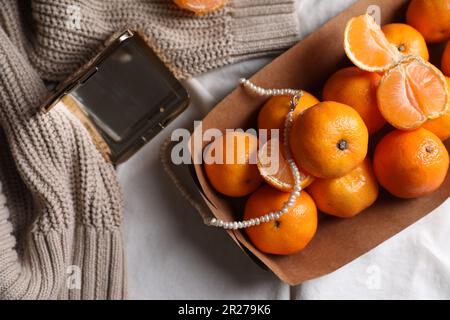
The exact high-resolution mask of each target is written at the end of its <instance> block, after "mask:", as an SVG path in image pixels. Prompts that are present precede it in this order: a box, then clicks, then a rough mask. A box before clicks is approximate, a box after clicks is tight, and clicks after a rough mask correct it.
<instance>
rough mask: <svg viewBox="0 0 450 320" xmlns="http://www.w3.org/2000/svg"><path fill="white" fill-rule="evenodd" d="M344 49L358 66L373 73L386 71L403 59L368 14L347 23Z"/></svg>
mask: <svg viewBox="0 0 450 320" xmlns="http://www.w3.org/2000/svg"><path fill="white" fill-rule="evenodd" d="M344 48H345V53H346V54H347V56H348V58H349V59H350V60H351V61H352V62H353V63H354V64H355V65H356V66H358V67H359V68H361V69H363V70H366V71H371V72H381V71H386V70H388V69H389V68H391V67H392V66H394V65H395V64H396V63H398V61H400V59H401V58H402V54H401V53H400V52H399V51H398V50H397V48H395V46H394V45H392V44H391V43H390V42H389V41H388V40H387V39H386V37H385V36H384V34H383V32H382V31H381V28H380V26H379V25H378V24H377V23H376V22H375V20H374V19H373V18H372V17H371V16H370V15H368V14H365V15H361V16H358V17H354V18H352V19H351V20H350V21H349V22H348V23H347V27H346V28H345V35H344Z"/></svg>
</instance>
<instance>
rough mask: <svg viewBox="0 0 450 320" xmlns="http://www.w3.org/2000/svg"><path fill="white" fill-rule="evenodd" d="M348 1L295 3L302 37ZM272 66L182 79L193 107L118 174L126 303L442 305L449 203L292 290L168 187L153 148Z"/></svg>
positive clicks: (449, 278)
mask: <svg viewBox="0 0 450 320" xmlns="http://www.w3.org/2000/svg"><path fill="white" fill-rule="evenodd" d="M352 2H354V0H344V1H333V0H320V1H318V0H315V1H314V0H299V1H298V12H299V19H300V27H301V32H302V35H303V36H304V35H306V34H307V33H309V32H312V31H313V30H314V29H316V28H317V27H318V26H320V25H321V24H323V23H324V22H325V21H327V20H328V19H330V18H331V17H332V16H334V15H335V14H337V13H338V12H339V11H341V10H343V9H345V8H346V7H347V6H348V5H349V4H350V3H352ZM268 62H270V59H257V60H252V61H247V62H244V63H240V64H237V65H233V66H228V67H225V68H222V69H220V70H216V71H214V72H210V73H208V74H205V75H202V76H200V77H197V78H194V79H190V80H188V81H187V82H186V83H185V84H186V86H187V87H188V88H189V91H190V93H191V95H192V104H191V106H190V107H189V109H188V110H187V111H186V112H185V113H184V114H183V115H181V116H180V117H179V118H178V119H177V120H176V121H175V122H174V123H173V124H172V125H171V126H170V127H169V128H167V129H166V130H165V131H164V132H163V133H161V134H160V135H158V137H157V138H155V139H154V140H153V141H152V142H151V143H149V144H148V145H147V146H146V147H145V148H144V149H143V150H142V151H140V152H139V153H138V154H137V155H135V156H134V157H133V158H132V159H130V160H129V161H128V162H127V163H125V164H123V165H121V166H120V167H119V179H120V183H121V185H122V187H123V190H124V195H125V243H126V253H127V262H128V263H127V264H128V276H129V295H130V298H135V299H177V298H178V299H320V298H325V299H350V298H362V299H372V298H374V299H375V298H376V299H391V298H441V299H448V298H450V249H449V247H448V244H449V243H450V232H449V231H448V230H450V215H449V214H450V212H449V211H450V202H448V201H447V202H446V203H445V204H444V205H442V206H441V207H440V208H438V209H437V210H435V211H434V212H433V213H431V214H429V215H428V216H427V217H426V218H424V219H422V220H421V221H419V222H418V223H416V224H414V225H413V226H411V227H409V228H407V229H406V230H404V231H402V232H401V233H400V234H398V235H397V236H395V237H393V238H391V239H389V240H388V241H386V242H384V243H383V244H382V245H380V246H379V247H377V248H376V249H374V250H372V251H370V252H368V253H367V254H365V255H364V256H362V257H360V258H358V259H357V260H355V261H353V262H352V263H350V264H348V265H346V266H344V267H343V268H341V269H340V270H338V271H336V272H334V273H332V274H329V275H327V276H324V277H321V278H319V279H315V280H312V281H308V282H306V283H304V284H303V285H301V286H298V287H295V288H290V287H289V286H287V285H286V284H283V283H282V282H281V281H279V280H278V279H277V278H276V277H275V276H274V275H272V274H271V273H270V272H267V271H263V270H262V269H260V268H259V267H258V266H256V265H255V264H254V263H253V262H252V261H251V260H250V259H249V258H248V257H247V256H246V255H245V254H243V253H242V252H241V251H240V249H239V248H238V247H237V246H236V245H235V244H234V242H233V241H232V240H231V239H230V238H229V237H228V236H227V235H226V233H225V232H223V231H220V230H218V229H210V228H208V227H206V226H204V225H203V224H202V220H201V219H200V217H199V215H198V214H197V213H196V212H195V211H194V209H193V208H191V207H190V206H189V204H188V203H187V201H185V200H184V198H182V197H181V195H180V194H179V193H178V192H177V190H176V189H175V188H174V187H173V185H172V183H171V181H170V180H169V178H168V177H167V176H166V174H165V173H164V172H163V169H162V166H161V164H160V161H159V146H160V145H161V143H162V142H163V141H164V139H165V138H167V137H168V136H169V135H170V132H171V131H172V130H173V129H175V128H177V127H189V128H192V125H193V121H194V120H201V119H202V118H203V116H204V115H205V114H206V113H207V112H208V111H209V110H210V109H211V108H212V107H213V106H214V105H215V104H216V103H217V102H218V101H220V100H221V99H222V98H223V97H224V96H225V95H226V94H227V93H229V92H230V91H231V90H232V89H233V88H234V87H235V85H236V83H237V79H238V78H240V77H248V76H250V75H252V74H254V73H255V72H256V71H257V70H258V69H260V68H261V67H262V66H264V65H265V64H267V63H268Z"/></svg>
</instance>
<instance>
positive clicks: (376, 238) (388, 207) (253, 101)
mask: <svg viewBox="0 0 450 320" xmlns="http://www.w3.org/2000/svg"><path fill="white" fill-rule="evenodd" d="M408 3H409V1H407V0H362V1H359V2H357V3H356V4H354V5H353V6H351V7H350V8H348V9H347V10H346V11H344V12H343V13H341V14H340V15H338V16H336V17H335V18H333V19H332V20H330V21H329V22H328V23H327V24H325V25H324V26H323V27H321V28H320V29H318V30H317V31H315V32H314V33H312V34H311V35H310V36H308V37H307V38H305V39H304V40H302V41H301V42H300V43H298V44H297V45H296V46H294V47H293V48H291V49H290V50H288V51H287V52H285V53H284V54H283V55H281V56H280V57H278V58H277V59H275V60H274V61H273V62H272V63H271V64H269V65H268V66H266V67H265V68H263V69H262V70H261V71H259V72H258V73H257V74H256V75H254V76H253V77H252V78H251V80H252V81H253V82H254V83H256V84H258V85H260V86H262V87H267V88H301V89H304V90H307V91H310V92H315V93H318V94H320V90H321V88H322V86H323V84H324V83H325V80H326V79H327V78H328V77H329V76H330V75H331V74H332V73H333V72H335V71H336V70H338V69H339V68H341V67H343V66H345V65H350V63H349V61H348V59H347V58H346V57H345V53H344V49H343V37H344V28H345V25H346V23H347V21H348V20H349V19H350V18H351V17H353V16H356V15H360V14H364V13H365V12H366V11H367V9H368V7H369V6H373V5H375V6H378V7H379V8H380V9H381V12H380V13H381V24H385V23H389V22H400V21H404V16H405V9H406V7H407V5H408ZM372 8H373V7H372ZM375 9H376V7H375ZM264 100H265V99H264V98H258V97H255V96H253V95H251V94H249V93H248V92H247V91H245V90H243V89H242V88H239V87H238V88H236V90H234V91H233V92H232V93H231V94H230V95H229V96H227V97H226V98H225V99H224V100H223V101H222V102H220V103H219V104H218V105H217V106H216V107H215V108H214V109H213V110H212V111H211V112H210V113H209V114H208V115H207V116H206V117H205V118H204V119H203V130H206V129H208V128H218V129H219V130H221V131H222V132H224V131H225V129H227V128H228V129H233V128H243V129H247V128H251V127H253V128H254V127H256V125H255V124H256V116H257V114H258V110H259V108H260V107H261V105H262V104H263V102H264ZM196 130H198V128H197V129H196ZM194 134H195V132H194ZM192 144H193V139H192V137H191V146H192ZM205 145H206V143H205V142H203V144H202V149H203V148H204V147H205ZM195 174H196V175H197V178H198V182H199V184H200V187H201V191H202V192H203V194H204V197H205V201H206V204H207V205H208V207H209V208H210V210H211V211H212V213H213V214H214V215H215V216H216V217H217V218H219V219H223V220H226V221H233V220H240V219H241V218H242V213H243V201H235V200H232V199H230V198H226V197H223V196H221V195H219V194H218V193H216V192H215V191H214V190H213V189H212V188H211V186H210V185H209V184H208V181H207V180H206V178H205V175H204V171H203V167H202V165H195ZM449 195H450V179H449V177H447V179H446V181H445V182H444V184H443V186H442V187H441V188H440V189H439V190H438V191H436V192H434V193H433V194H431V195H429V196H426V197H422V198H419V199H414V200H400V199H397V198H394V197H392V196H390V195H388V194H387V193H386V192H384V191H381V193H380V196H379V199H378V200H377V202H376V203H375V204H374V205H373V206H372V207H370V208H368V209H367V210H365V211H364V212H363V213H361V214H359V215H358V216H356V217H354V218H351V219H338V218H334V217H330V216H320V220H319V227H318V230H317V234H316V236H315V237H314V239H313V240H312V241H311V242H310V244H309V245H308V246H307V248H306V249H305V250H303V251H301V252H299V253H297V254H293V255H288V256H276V255H269V254H264V253H262V252H260V251H259V250H258V249H256V248H255V247H254V246H253V245H252V244H251V243H250V242H249V240H248V238H247V237H246V235H245V232H242V231H227V232H228V234H229V235H230V236H231V238H232V239H233V240H234V241H236V243H237V244H238V245H239V246H240V247H241V248H243V249H244V250H246V251H247V250H248V251H249V252H251V253H252V254H253V255H254V256H255V257H256V258H257V259H258V260H260V261H261V262H262V263H263V264H264V265H266V266H267V267H268V268H269V269H270V270H272V271H273V272H274V273H275V274H276V275H277V276H278V277H279V278H280V279H281V280H283V281H285V282H286V283H288V284H290V285H298V284H300V283H302V282H304V281H306V280H309V279H313V278H316V277H319V276H322V275H325V274H327V273H330V272H332V271H334V270H336V269H338V268H340V267H342V266H343V265H345V264H347V263H349V262H350V261H352V260H354V259H356V258H358V257H359V256H361V255H362V254H364V253H366V252H368V251H369V250H371V249H372V248H374V247H376V246H377V245H379V244H380V243H382V242H383V241H385V240H386V239H388V238H390V237H392V236H393V235H395V234H396V233H398V232H400V231H401V230H403V229H405V228H406V227H408V226H409V225H411V224H412V223H414V222H415V221H417V220H418V219H420V218H422V217H424V216H425V215H426V214H428V213H429V212H431V211H432V210H433V209H435V208H436V207H437V206H439V205H440V204H441V203H442V202H443V201H445V200H446V199H447V197H448V196H449ZM217 231H218V232H221V230H220V229H218V230H217Z"/></svg>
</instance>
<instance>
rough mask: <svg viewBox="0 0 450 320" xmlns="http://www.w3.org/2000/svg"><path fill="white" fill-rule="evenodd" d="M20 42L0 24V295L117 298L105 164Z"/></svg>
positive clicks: (114, 208)
mask: <svg viewBox="0 0 450 320" xmlns="http://www.w3.org/2000/svg"><path fill="white" fill-rule="evenodd" d="M0 23H3V22H2V21H0ZM20 51H21V50H20V49H18V48H17V47H16V46H15V45H14V44H13V41H12V40H11V39H10V37H8V35H7V33H6V32H5V31H4V29H3V27H2V26H0V67H1V71H0V124H1V128H2V130H1V132H0V146H1V155H0V181H1V188H2V194H0V300H2V299H56V298H73V299H78V298H85V299H95V298H97V299H107V298H116V299H120V298H123V296H124V268H123V250H122V235H121V207H122V206H121V201H122V200H121V194H120V191H119V187H118V183H117V180H116V176H115V173H114V170H113V168H112V166H111V165H109V164H107V163H105V161H104V160H103V158H102V156H101V155H100V154H99V153H98V152H97V151H96V149H95V146H94V145H93V144H92V143H91V142H90V139H89V137H88V134H87V133H86V131H85V130H84V128H83V127H82V125H81V124H80V123H79V122H78V121H77V120H76V119H75V118H73V117H72V116H71V115H70V114H68V113H67V112H65V111H64V110H61V109H56V110H52V111H51V112H50V113H48V114H42V113H40V112H38V111H37V107H38V106H39V105H40V103H41V102H42V99H43V97H44V96H45V95H46V94H47V92H46V89H45V87H44V85H43V83H42V81H41V79H40V78H39V76H38V74H37V73H36V71H34V69H33V68H31V66H30V65H29V63H28V61H27V60H26V59H25V58H24V57H23V56H22V55H21V53H20Z"/></svg>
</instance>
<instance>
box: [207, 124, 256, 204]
mask: <svg viewBox="0 0 450 320" xmlns="http://www.w3.org/2000/svg"><path fill="white" fill-rule="evenodd" d="M208 148H210V149H208V154H209V155H210V156H209V157H208V156H207V157H206V158H205V162H206V163H205V164H204V168H205V173H206V176H207V178H208V180H209V182H210V183H211V185H212V186H213V188H214V189H215V190H216V191H218V192H220V193H222V194H224V195H226V196H229V197H243V196H246V195H248V194H250V193H252V192H253V191H255V190H256V189H257V188H258V187H259V185H260V184H261V183H262V182H263V179H262V177H261V175H260V174H259V171H258V167H257V166H256V156H257V149H258V139H257V137H256V136H254V135H251V134H249V133H244V132H239V131H235V132H230V133H227V134H225V135H223V136H221V137H220V138H218V139H216V140H215V141H214V142H212V143H211V144H210V145H209V146H208ZM252 158H254V160H253V159H252ZM214 159H216V160H218V161H213V160H214ZM252 161H254V162H253V163H252Z"/></svg>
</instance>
